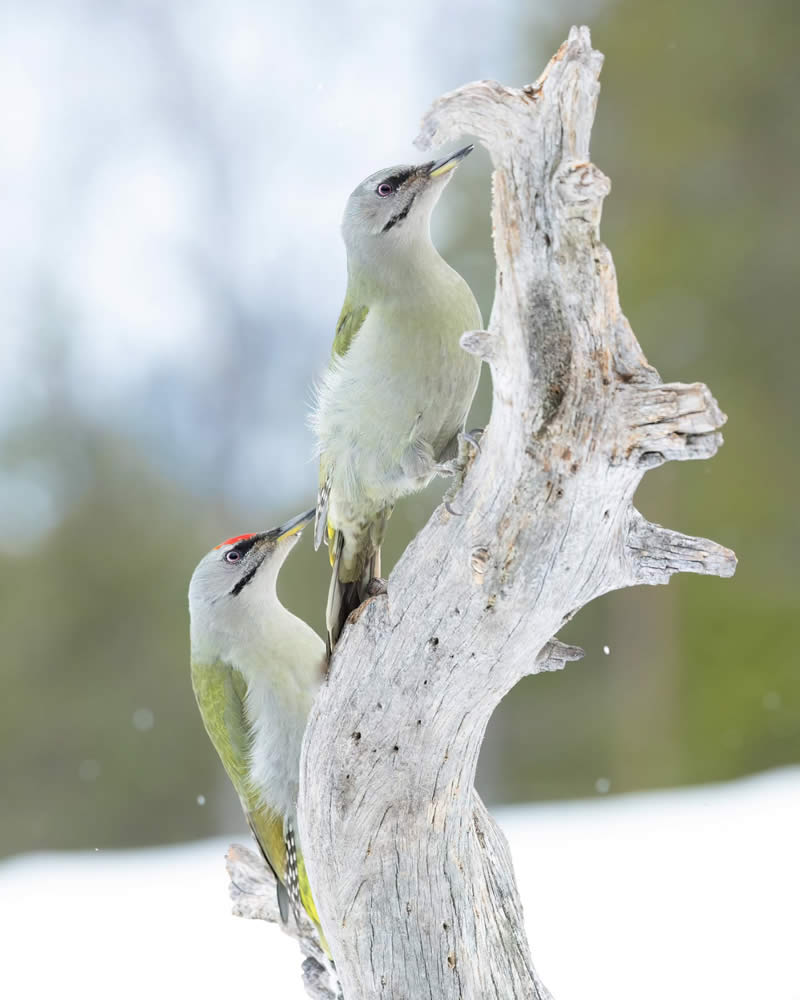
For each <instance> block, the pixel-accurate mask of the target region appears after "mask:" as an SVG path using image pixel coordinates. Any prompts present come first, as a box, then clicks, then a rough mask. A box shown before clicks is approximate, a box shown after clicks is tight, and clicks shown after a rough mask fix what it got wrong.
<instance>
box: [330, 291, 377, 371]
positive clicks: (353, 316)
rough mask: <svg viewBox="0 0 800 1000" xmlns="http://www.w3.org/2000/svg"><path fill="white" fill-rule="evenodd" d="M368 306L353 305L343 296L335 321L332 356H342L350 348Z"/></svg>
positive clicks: (362, 323) (364, 317)
mask: <svg viewBox="0 0 800 1000" xmlns="http://www.w3.org/2000/svg"><path fill="white" fill-rule="evenodd" d="M368 312H369V308H368V307H367V306H354V305H353V304H352V303H351V302H350V300H349V298H345V300H344V305H343V306H342V311H341V312H340V313H339V319H338V321H337V323H336V336H335V337H334V338H333V354H332V357H333V358H336V357H339V358H343V357H344V356H345V354H347V352H348V351H349V350H350V345H351V344H352V343H353V338H354V337H355V335H356V334H357V333H358V331H359V330H360V329H361V327H362V326H363V325H364V320H365V319H366V318H367V313H368Z"/></svg>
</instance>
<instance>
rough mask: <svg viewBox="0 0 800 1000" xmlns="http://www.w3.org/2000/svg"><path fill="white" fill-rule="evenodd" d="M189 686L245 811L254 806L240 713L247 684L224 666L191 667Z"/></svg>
mask: <svg viewBox="0 0 800 1000" xmlns="http://www.w3.org/2000/svg"><path fill="white" fill-rule="evenodd" d="M192 687H193V688H194V696H195V698H196V699H197V706H198V708H199V709H200V715H201V716H202V717H203V725H204V726H205V727H206V732H207V733H208V736H209V739H210V740H211V742H212V743H213V744H214V749H215V750H216V751H217V753H218V754H219V758H220V760H221V761H222V764H223V766H224V768H225V770H226V771H227V772H228V777H229V778H230V779H231V781H232V782H233V787H234V788H235V789H236V791H237V792H238V794H239V798H240V799H241V800H242V803H243V805H244V806H245V808H246V809H248V810H250V809H251V808H254V807H255V806H256V805H257V799H256V796H255V793H254V792H253V790H252V789H251V788H250V784H249V781H248V766H247V765H248V757H247V755H248V752H249V750H250V727H249V724H248V722H247V717H246V716H245V711H244V701H245V697H246V695H247V682H246V681H245V679H244V677H243V676H242V675H241V673H240V672H239V671H238V670H234V669H233V668H232V667H230V666H228V664H227V663H222V662H220V661H217V662H216V663H211V664H198V663H193V664H192Z"/></svg>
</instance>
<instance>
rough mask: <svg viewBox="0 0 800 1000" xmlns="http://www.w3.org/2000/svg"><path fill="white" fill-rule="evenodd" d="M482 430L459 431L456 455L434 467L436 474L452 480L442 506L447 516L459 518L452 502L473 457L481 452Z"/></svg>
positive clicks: (459, 514) (479, 428)
mask: <svg viewBox="0 0 800 1000" xmlns="http://www.w3.org/2000/svg"><path fill="white" fill-rule="evenodd" d="M482 437H483V428H482V427H476V428H474V429H473V430H471V431H461V432H460V433H459V435H458V452H457V453H456V455H455V456H454V457H453V458H451V459H449V460H447V461H444V462H439V464H438V465H437V466H436V474H437V475H439V476H446V477H449V478H451V479H452V482H451V483H450V485H449V486H448V487H447V489H446V490H445V493H444V497H443V500H444V506H445V509H446V510H447V512H448V514H452V515H453V517H461V511H458V510H454V509H453V507H452V502H453V500H454V499H455V497H456V495H457V494H458V492H459V490H460V489H461V487H462V486H463V485H464V480H465V479H466V477H467V473H468V472H469V467H470V466H471V465H472V463H473V462H474V460H475V456H476V455H477V454H478V452H479V451H480V450H481V444H480V442H481V438H482Z"/></svg>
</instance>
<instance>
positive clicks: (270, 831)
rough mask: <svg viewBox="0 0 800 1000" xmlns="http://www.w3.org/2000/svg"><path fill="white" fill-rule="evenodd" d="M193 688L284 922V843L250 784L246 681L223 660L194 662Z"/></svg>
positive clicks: (276, 821)
mask: <svg viewBox="0 0 800 1000" xmlns="http://www.w3.org/2000/svg"><path fill="white" fill-rule="evenodd" d="M192 687H193V689H194V696H195V698H196V699H197V705H198V708H199V709H200V715H201V716H202V718H203V725H204V726H205V728H206V732H207V733H208V736H209V739H210V740H211V742H212V743H213V744H214V749H215V750H216V751H217V753H218V754H219V758H220V760H221V761H222V764H223V766H224V768H225V770H226V771H227V773H228V777H229V778H230V779H231V781H232V782H233V787H234V788H235V789H236V791H237V792H238V794H239V798H240V799H241V802H242V808H243V809H244V812H245V816H246V817H247V822H248V824H249V826H250V829H251V830H252V832H253V836H254V837H255V839H256V843H257V844H258V846H259V848H260V850H261V853H262V855H263V856H264V860H265V861H266V862H267V864H268V865H269V867H270V868H271V869H272V872H273V874H274V875H275V878H276V881H277V884H278V905H279V907H280V910H281V916H282V917H283V919H284V920H286V919H288V898H287V893H286V887H285V882H286V844H285V839H284V830H283V818H282V817H281V816H279V815H277V813H274V812H272V811H271V810H269V809H266V808H265V807H264V806H263V804H262V803H261V802H260V801H259V797H258V794H257V793H256V791H255V789H253V788H252V787H251V785H250V781H249V763H250V762H249V751H250V744H251V731H250V724H249V722H248V721H247V715H246V713H245V709H244V705H245V699H246V697H247V681H246V680H245V679H244V677H243V676H242V673H241V671H239V670H236V669H235V668H234V667H232V666H230V664H228V663H224V662H223V661H222V660H216V661H215V662H214V663H192Z"/></svg>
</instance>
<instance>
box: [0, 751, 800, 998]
mask: <svg viewBox="0 0 800 1000" xmlns="http://www.w3.org/2000/svg"><path fill="white" fill-rule="evenodd" d="M498 818H499V819H500V822H501V824H502V825H503V828H504V829H505V830H506V832H507V834H508V837H509V840H510V842H511V848H512V852H513V856H514V859H515V864H516V869H517V875H518V879H519V884H520V891H521V893H522V898H523V900H524V902H525V907H526V914H527V918H528V930H529V935H530V940H531V943H532V947H533V949H534V958H535V961H536V964H537V967H538V969H539V971H540V973H541V975H542V977H543V979H544V981H545V983H546V984H547V985H548V987H549V988H550V989H551V990H552V992H553V994H554V996H555V998H556V1000H606V998H608V1000H611V998H613V1000H662V998H663V1000H666V998H670V1000H672V998H674V996H676V995H680V997H681V1000H716V998H720V1000H723V998H724V1000H738V998H750V997H759V998H762V997H763V998H764V1000H800V973H798V965H797V956H798V948H799V946H800V933H798V932H799V931H800V927H799V926H798V925H799V923H800V865H799V864H798V855H799V854H800V768H798V769H793V770H786V771H782V772H774V773H771V774H767V775H763V776H760V777H757V778H750V779H747V780H743V781H738V782H734V783H732V784H728V785H717V786H707V787H701V788H695V789H688V790H679V791H670V792H658V793H649V794H640V795H630V796H624V797H619V798H611V799H600V800H595V801H581V802H573V803H562V804H553V805H537V806H529V807H524V808H522V807H519V808H513V809H506V810H502V811H500V812H499V813H498ZM227 844H228V840H227V839H224V840H210V841H205V842H200V843H195V844H190V845H180V846H177V847H164V848H158V849H149V850H137V851H113V852H112V851H98V852H95V851H90V852H86V853H76V854H39V855H28V856H24V857H19V858H14V859H11V860H9V861H7V862H6V863H4V864H2V865H0V940H2V942H3V967H4V968H3V972H4V975H3V980H4V988H3V995H4V996H7V997H13V998H15V1000H16V998H23V1000H28V998H32V1000H38V998H42V1000H45V998H47V1000H51V998H53V997H59V998H61V1000H69V998H71V997H80V998H81V1000H100V998H101V997H102V998H106V997H110V996H113V997H114V998H115V1000H127V998H131V1000H133V998H136V1000H141V998H142V997H151V998H154V1000H160V998H162V997H183V996H187V997H192V1000H203V998H206V997H208V998H211V997H213V998H215V1000H217V998H219V997H220V996H227V997H235V996H248V997H253V998H258V997H263V998H265V1000H302V998H303V997H304V996H305V994H304V992H303V990H302V988H301V986H300V981H299V962H298V954H297V953H296V951H295V948H294V945H293V944H292V942H290V941H289V940H288V939H286V938H285V937H284V936H283V935H282V934H281V933H280V932H279V931H278V930H277V929H276V928H274V927H269V926H267V925H263V924H260V923H258V922H250V921H244V920H238V919H236V918H234V917H231V916H229V912H230V904H229V901H228V899H227V878H226V875H225V869H224V864H223V854H224V851H225V849H226V847H227ZM476 1000H477V998H476Z"/></svg>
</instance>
